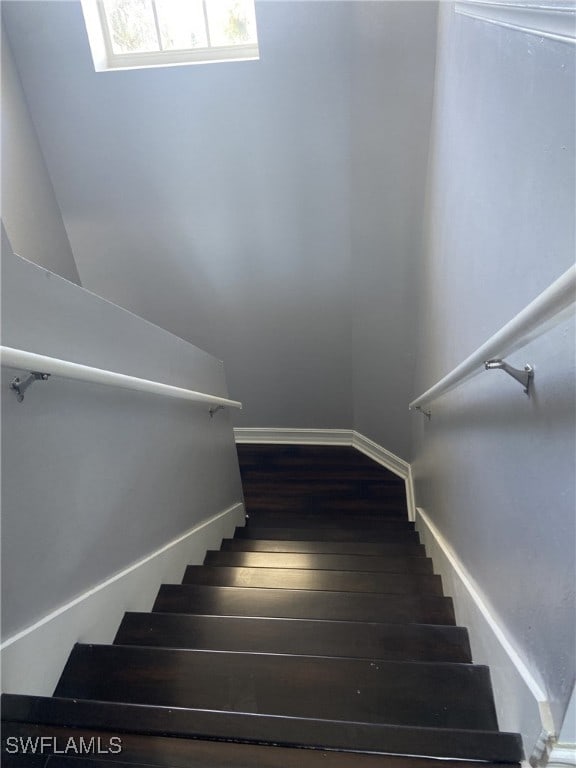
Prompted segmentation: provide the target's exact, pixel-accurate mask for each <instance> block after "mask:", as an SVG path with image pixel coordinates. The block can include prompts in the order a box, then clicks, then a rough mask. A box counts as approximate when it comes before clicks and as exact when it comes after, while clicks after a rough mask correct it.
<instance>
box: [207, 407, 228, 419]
mask: <svg viewBox="0 0 576 768" xmlns="http://www.w3.org/2000/svg"><path fill="white" fill-rule="evenodd" d="M224 408H225V406H224V405H213V406H212V408H210V409H209V410H208V413H209V414H210V418H212V417H213V416H214V414H215V413H217V412H218V411H222V410H224Z"/></svg>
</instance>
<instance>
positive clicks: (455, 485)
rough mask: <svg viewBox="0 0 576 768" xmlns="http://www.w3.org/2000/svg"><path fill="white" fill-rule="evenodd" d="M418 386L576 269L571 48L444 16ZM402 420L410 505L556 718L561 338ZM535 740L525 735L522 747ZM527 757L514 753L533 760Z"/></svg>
mask: <svg viewBox="0 0 576 768" xmlns="http://www.w3.org/2000/svg"><path fill="white" fill-rule="evenodd" d="M438 52H439V58H438V68H437V82H436V96H435V114H434V120H433V131H432V143H431V152H430V158H431V162H430V177H429V182H430V183H429V189H428V207H427V216H426V240H425V242H426V247H425V250H424V253H423V256H422V261H421V265H420V276H421V284H420V296H419V302H418V307H419V310H420V317H419V356H418V361H419V371H418V376H417V380H416V382H415V387H414V389H413V391H412V395H413V396H416V395H418V394H421V393H422V392H423V391H425V390H426V389H427V388H428V387H429V386H431V385H432V384H433V383H435V381H437V380H438V379H439V378H440V377H441V376H442V375H444V374H445V373H447V372H448V371H450V370H451V369H452V368H453V367H454V366H455V365H456V364H457V363H459V362H460V361H461V360H463V359H464V358H465V357H467V356H468V354H470V353H471V352H473V351H474V349H475V348H476V347H477V346H479V344H481V343H482V342H483V341H485V340H486V339H487V338H488V337H489V336H490V335H491V334H492V333H494V332H495V331H496V330H498V328H499V327H501V326H502V325H503V324H504V323H505V322H507V321H508V320H509V319H511V318H512V317H513V316H514V315H515V314H516V313H517V312H518V311H519V310H521V309H522V308H523V307H524V306H525V305H526V304H528V303H529V302H530V301H531V300H532V299H533V298H535V297H536V296H537V295H538V294H539V293H540V292H541V291H542V290H544V289H545V288H546V287H547V286H548V285H549V284H550V283H551V282H552V281H553V280H554V279H555V278H557V277H558V276H559V275H560V274H562V273H563V272H564V271H565V270H566V269H567V268H568V267H569V266H570V264H571V262H572V261H573V258H574V245H575V239H574V210H575V203H576V201H575V196H574V192H575V178H574V171H575V167H576V166H575V162H574V137H575V124H574V115H575V114H576V112H575V93H576V90H575V83H574V75H575V59H574V54H575V49H574V46H571V45H566V44H563V43H559V42H554V41H552V40H548V39H545V38H541V37H538V36H535V35H529V34H524V33H522V32H518V31H515V30H509V29H505V28H502V27H498V26H494V25H492V24H488V23H485V22H482V21H476V20H473V19H469V18H465V17H462V16H456V15H454V14H453V12H452V6H451V5H449V4H442V5H441V23H440V30H439V44H438ZM509 360H510V362H511V363H512V364H516V365H517V366H519V367H521V366H522V365H523V364H524V363H525V362H530V363H532V364H533V365H534V367H535V369H536V378H535V388H534V394H533V396H532V397H531V398H530V399H528V398H527V397H526V396H525V395H524V394H523V393H522V391H521V388H520V386H519V385H518V384H517V383H516V382H514V381H513V380H512V379H510V378H509V377H507V376H506V375H505V374H503V373H501V372H499V371H493V372H486V373H483V374H481V375H480V376H478V377H476V378H475V379H472V380H471V381H470V382H468V383H466V384H464V385H463V386H462V387H461V388H459V389H456V390H454V391H453V392H452V393H450V394H448V395H446V396H445V397H443V398H441V399H440V400H438V401H437V402H436V403H435V404H434V405H433V413H432V419H431V421H430V422H426V421H425V420H424V419H423V418H422V417H421V416H420V415H419V414H414V415H413V427H414V464H413V469H414V476H415V482H416V503H417V504H418V506H421V507H423V508H424V509H425V510H426V511H427V512H428V514H429V515H430V516H431V517H432V519H433V520H434V522H435V523H436V525H437V526H438V527H439V528H440V530H441V531H442V533H443V535H444V536H445V537H446V538H447V539H448V541H449V542H450V544H451V546H452V547H453V548H454V550H455V551H456V553H457V554H458V557H459V558H460V559H461V560H462V562H464V563H465V565H466V568H467V569H468V571H469V572H470V573H471V575H472V577H473V578H474V580H475V581H476V582H477V584H478V586H479V588H480V590H481V592H482V593H483V594H484V595H485V597H486V601H487V603H488V605H489V606H490V607H491V610H492V611H493V614H494V615H495V617H496V618H497V620H498V621H500V623H501V624H502V626H503V627H504V628H505V630H506V631H507V633H508V634H509V636H510V637H511V638H512V641H513V643H514V644H515V645H516V647H517V648H518V650H519V651H520V653H521V654H522V656H523V657H524V658H525V659H526V660H527V662H528V664H529V667H530V668H531V669H532V671H533V672H534V674H535V675H536V676H537V677H538V678H539V682H540V684H541V685H542V686H543V687H544V689H545V690H546V691H547V693H548V695H549V697H550V700H551V702H552V707H553V712H554V715H555V718H556V721H557V724H558V725H559V724H560V723H561V721H562V717H563V715H564V711H565V709H566V707H567V703H568V699H569V696H570V693H571V690H572V687H573V684H574V677H575V673H576V669H575V654H574V650H575V645H576V637H575V626H576V616H575V611H574V585H575V577H576V563H575V547H574V541H575V520H574V509H575V495H574V466H575V459H576V457H575V445H574V404H575V391H574V380H575V377H574V374H575V370H574V324H573V321H567V322H565V323H564V324H563V325H559V326H557V327H556V328H555V329H554V330H553V331H552V332H550V333H548V334H547V335H545V336H542V337H540V338H539V339H538V340H536V341H534V342H532V343H530V345H529V346H527V347H526V348H525V349H523V350H521V351H520V352H518V353H516V354H514V355H512V356H511V357H510V358H509ZM532 736H533V739H534V740H535V738H536V736H537V734H533V735H532ZM531 746H532V745H531V744H527V747H528V748H529V749H530V748H531Z"/></svg>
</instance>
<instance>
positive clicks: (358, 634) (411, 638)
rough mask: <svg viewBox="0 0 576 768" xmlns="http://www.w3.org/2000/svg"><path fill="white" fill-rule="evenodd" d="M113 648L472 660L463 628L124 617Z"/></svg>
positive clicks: (156, 615) (165, 615)
mask: <svg viewBox="0 0 576 768" xmlns="http://www.w3.org/2000/svg"><path fill="white" fill-rule="evenodd" d="M114 643H115V644H118V645H146V646H159V647H164V648H187V649H196V650H212V651H237V652H252V653H279V654H293V655H305V656H340V657H348V658H370V659H383V660H387V661H451V662H460V663H466V662H470V661H471V660H472V657H471V654H470V644H469V641H468V633H467V631H466V630H465V629H464V628H462V627H454V626H441V625H421V624H408V625H402V624H375V623H369V622H342V621H320V620H310V619H308V620H303V619H271V618H248V617H238V616H236V617H230V616H189V615H185V614H176V613H173V614H168V613H126V614H125V615H124V619H123V620H122V623H121V624H120V628H119V630H118V633H117V635H116V639H115V640H114Z"/></svg>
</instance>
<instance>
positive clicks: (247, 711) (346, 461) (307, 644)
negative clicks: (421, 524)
mask: <svg viewBox="0 0 576 768" xmlns="http://www.w3.org/2000/svg"><path fill="white" fill-rule="evenodd" d="M238 452H239V459H240V467H241V472H242V481H243V487H244V493H245V500H246V510H247V516H248V518H247V524H246V527H242V528H239V529H237V531H236V534H235V536H234V538H233V539H227V540H224V541H223V543H222V547H221V549H220V550H219V551H218V552H215V551H213V552H208V553H207V555H206V560H205V563H204V565H203V566H189V567H188V568H187V569H186V573H185V575H184V579H183V583H182V584H164V585H162V587H161V589H160V591H159V593H158V596H157V598H156V601H155V604H154V608H153V610H152V612H151V613H149V614H143V613H133V612H131V613H127V614H126V615H125V617H124V619H123V621H122V623H121V625H120V627H119V629H118V632H117V635H116V638H115V640H114V643H113V644H112V645H108V646H104V645H87V644H81V643H79V644H77V645H76V646H75V647H74V649H73V651H72V653H71V654H70V658H69V660H68V663H67V664H66V667H65V669H64V671H63V673H62V676H61V678H60V681H59V683H58V686H57V688H56V690H55V692H54V696H53V697H37V696H24V695H22V696H17V695H5V696H4V697H3V713H2V716H3V763H2V764H3V765H5V766H8V767H10V766H12V767H13V768H74V767H75V766H78V768H104V767H105V766H110V768H113V766H116V767H117V768H126V767H127V766H131V767H132V768H138V767H139V766H142V768H143V767H144V766H156V767H157V768H160V767H163V768H168V766H171V767H172V768H195V766H198V768H200V766H202V768H216V766H218V767H219V768H227V767H230V768H231V767H232V766H234V767H235V768H242V767H244V768H256V766H258V768H275V767H278V768H280V766H282V768H290V767H291V766H294V768H296V766H297V767H298V768H308V767H310V768H312V766H320V765H324V766H328V767H329V768H332V767H333V768H348V767H349V766H350V767H352V766H354V768H356V767H357V768H363V767H364V766H365V767H366V768H372V766H374V767H375V766H380V767H381V768H434V766H436V765H437V764H438V763H437V761H435V760H434V758H452V759H453V760H454V762H452V763H451V765H452V766H453V767H454V768H472V766H473V765H477V763H471V762H467V761H484V763H489V764H491V765H493V766H496V765H500V764H510V763H518V761H519V760H520V759H521V758H522V747H521V743H520V739H519V737H518V736H517V735H516V734H508V733H502V732H500V731H499V730H498V723H497V718H496V710H495V706H494V700H493V695H492V689H491V684H490V674H489V670H488V669H487V668H486V667H481V666H477V665H474V664H473V663H472V659H471V655H470V644H469V640H468V634H467V632H466V630H465V629H464V628H462V627H457V626H455V621H454V611H453V606H452V601H451V600H450V599H449V598H446V597H444V596H443V593H442V584H441V581H440V578H439V577H438V576H436V575H434V573H433V570H432V564H431V561H430V560H429V559H428V558H426V556H425V552H424V548H423V547H422V545H421V544H420V542H419V538H418V534H417V533H416V531H415V530H414V525H413V523H411V522H409V521H408V519H407V513H406V498H405V489H404V483H403V481H402V480H400V479H399V478H397V477H396V476H394V475H393V474H392V473H390V472H389V471H387V470H386V469H384V468H383V467H381V466H380V465H378V464H376V463H375V462H373V461H372V460H370V459H368V458H367V457H365V456H364V455H363V454H361V453H359V452H358V451H355V450H353V449H348V448H340V447H318V446H304V447H298V446H261V445H253V446H249V445H246V446H239V451H238ZM41 737H44V739H47V740H50V739H51V740H52V741H46V742H45V743H50V744H52V747H51V748H49V749H48V751H47V753H46V754H44V755H40V754H31V752H30V750H29V751H28V754H22V752H21V751H20V753H19V754H12V751H13V749H12V746H13V745H14V744H15V743H20V742H18V739H21V738H22V739H32V740H34V739H35V738H41ZM80 737H82V738H83V739H84V743H85V744H86V743H89V744H92V746H93V747H95V745H98V746H99V747H100V749H99V750H98V751H96V750H95V749H92V752H91V753H90V754H83V755H80V754H71V753H70V751H68V752H65V751H64V752H63V751H62V747H63V745H65V744H67V743H69V742H68V740H69V739H70V738H72V743H73V744H75V745H76V747H77V746H78V744H79V740H80ZM113 737H115V738H119V739H121V745H122V751H121V752H120V753H116V752H114V751H110V750H108V751H106V746H107V745H108V746H109V745H110V740H111V739H112V738H113ZM91 739H92V741H90V740H91ZM28 743H34V742H28ZM54 747H56V749H55V748H54ZM58 748H59V750H60V752H61V754H57V752H58V751H59V750H58ZM418 755H420V756H421V757H418Z"/></svg>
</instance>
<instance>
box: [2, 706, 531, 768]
mask: <svg viewBox="0 0 576 768" xmlns="http://www.w3.org/2000/svg"><path fill="white" fill-rule="evenodd" d="M2 716H3V720H4V722H17V723H22V724H26V723H31V724H34V723H43V724H47V725H51V724H52V725H60V724H61V723H67V724H68V725H69V726H73V727H76V728H90V729H96V730H97V729H101V730H108V731H109V730H114V731H115V732H127V733H141V734H148V735H159V736H179V737H192V736H195V737H200V738H211V739H224V740H229V741H232V740H237V741H239V742H248V743H263V744H265V743H277V744H279V745H294V746H302V745H304V744H307V745H309V746H316V747H319V748H328V749H339V750H345V751H346V750H347V751H352V752H355V753H356V752H375V753H380V752H385V753H391V754H409V755H423V756H427V757H449V758H456V759H458V758H460V759H463V760H485V761H496V762H497V761H502V762H506V763H514V762H518V761H520V760H522V758H523V750H522V744H521V740H520V737H519V736H518V735H517V734H510V733H501V732H498V731H482V730H466V729H442V728H415V727H407V726H390V725H374V724H362V723H342V722H341V721H330V720H320V721H308V720H306V719H302V718H289V717H267V716H265V715H252V714H245V713H219V712H208V711H202V710H190V709H178V708H167V707H156V706H145V705H133V704H116V703H109V702H101V701H86V700H83V699H76V700H72V699H61V698H48V697H38V696H17V695H12V694H4V695H3V697H2ZM111 723H112V724H113V729H111V727H110V724H111ZM301 754H304V752H302V753H301ZM355 756H356V755H355ZM378 759H381V757H380V756H379V758H378ZM264 765H265V764H264ZM327 765H329V764H327ZM384 765H385V764H384ZM391 768H392V767H391ZM417 768H423V767H422V766H418V767H417ZM439 768H442V767H441V766H440V767H439Z"/></svg>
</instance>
